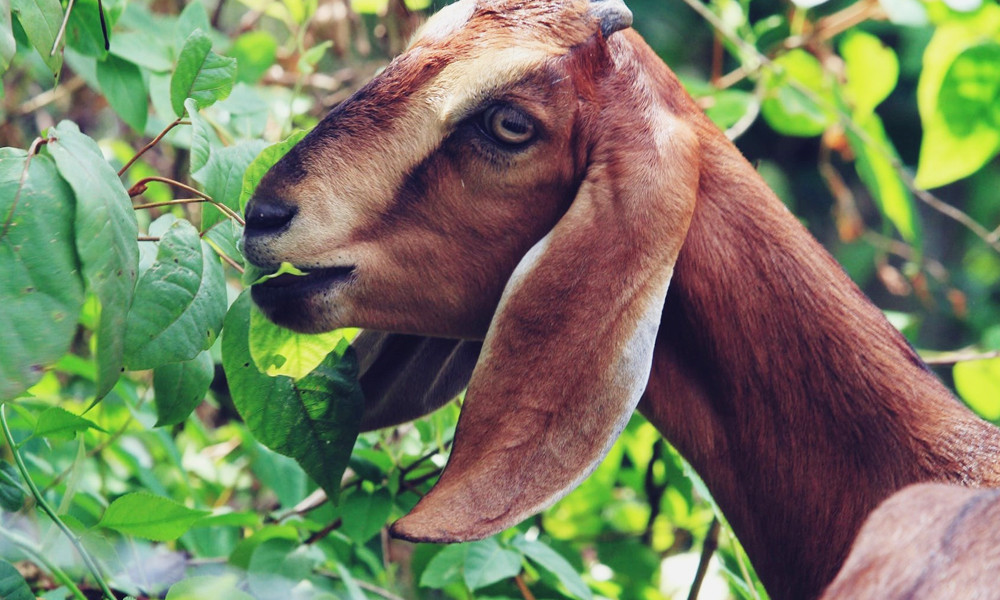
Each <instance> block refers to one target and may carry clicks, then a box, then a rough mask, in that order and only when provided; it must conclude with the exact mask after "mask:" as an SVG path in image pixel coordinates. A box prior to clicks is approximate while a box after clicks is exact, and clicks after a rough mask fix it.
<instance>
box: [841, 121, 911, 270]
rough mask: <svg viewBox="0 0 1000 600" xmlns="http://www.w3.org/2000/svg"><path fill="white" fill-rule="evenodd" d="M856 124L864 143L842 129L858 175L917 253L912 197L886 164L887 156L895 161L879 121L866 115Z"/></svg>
mask: <svg viewBox="0 0 1000 600" xmlns="http://www.w3.org/2000/svg"><path fill="white" fill-rule="evenodd" d="M856 122H857V124H858V125H859V126H860V127H861V128H862V129H863V130H864V131H865V133H867V134H868V140H862V139H861V137H860V136H858V135H857V134H856V133H854V132H853V131H852V130H850V129H847V130H846V133H847V139H848V142H849V143H850V145H851V149H852V150H854V153H855V156H856V161H855V168H856V169H857V171H858V176H859V177H861V181H863V182H864V184H865V187H867V188H868V190H869V191H870V192H871V194H872V198H874V200H875V204H876V206H878V209H879V211H880V212H881V213H882V215H883V216H884V217H885V218H886V219H888V220H889V221H890V222H891V223H892V224H893V226H894V227H895V228H896V230H897V231H899V234H900V235H901V236H903V239H905V240H906V241H907V242H909V243H910V244H912V245H913V246H914V247H915V249H916V250H917V252H918V253H919V252H920V251H921V248H922V246H923V234H922V231H921V227H920V218H919V215H918V213H917V207H916V205H915V202H914V200H913V194H911V193H910V190H909V188H907V187H906V185H905V184H904V183H903V181H902V180H901V179H900V178H899V173H898V172H897V171H896V169H895V168H894V167H893V166H892V162H891V161H890V157H892V158H895V160H897V161H898V160H899V156H898V154H897V153H896V149H895V148H894V147H893V145H892V142H890V141H889V138H888V136H886V134H885V129H884V128H883V127H882V120H881V119H880V118H879V116H878V115H877V114H875V113H869V114H868V115H867V116H866V117H862V118H857V119H856Z"/></svg>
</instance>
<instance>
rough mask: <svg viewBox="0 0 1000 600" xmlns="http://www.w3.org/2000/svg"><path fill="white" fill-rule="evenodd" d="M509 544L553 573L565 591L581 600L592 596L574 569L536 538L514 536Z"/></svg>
mask: <svg viewBox="0 0 1000 600" xmlns="http://www.w3.org/2000/svg"><path fill="white" fill-rule="evenodd" d="M511 545H512V546H513V547H514V548H516V549H517V550H520V551H521V552H522V553H523V554H524V555H525V556H527V557H528V558H529V559H531V560H532V561H533V562H535V563H536V564H538V566H540V567H542V568H543V569H546V570H548V571H549V572H551V573H552V574H553V575H555V576H556V577H557V578H558V579H559V583H561V584H562V585H563V586H565V588H566V591H568V592H569V593H570V594H571V595H572V596H574V597H576V598H582V599H583V600H590V599H591V598H593V597H594V594H593V592H591V591H590V588H588V587H587V584H585V583H584V582H583V579H582V578H581V577H580V575H579V573H577V572H576V569H574V568H573V566H572V565H571V564H569V561H567V560H566V559H565V558H563V557H562V556H560V555H559V553H557V552H556V551H555V550H553V549H552V548H549V547H548V546H546V545H545V544H543V543H542V542H539V541H538V540H528V539H526V538H525V537H524V536H523V535H518V536H517V537H515V538H514V540H513V542H512V543H511Z"/></svg>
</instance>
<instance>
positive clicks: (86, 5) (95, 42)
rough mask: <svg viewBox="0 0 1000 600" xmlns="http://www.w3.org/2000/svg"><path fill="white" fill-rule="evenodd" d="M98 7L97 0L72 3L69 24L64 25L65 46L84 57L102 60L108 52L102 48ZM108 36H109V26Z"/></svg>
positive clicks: (102, 38)
mask: <svg viewBox="0 0 1000 600" xmlns="http://www.w3.org/2000/svg"><path fill="white" fill-rule="evenodd" d="M99 6H100V5H98V3H97V0H75V1H74V3H73V10H72V12H70V14H69V22H67V23H66V44H67V45H68V46H69V47H70V48H72V49H74V50H76V51H77V52H79V53H80V54H83V55H84V56H92V57H94V58H96V59H98V60H103V59H104V58H105V57H106V56H107V55H108V50H107V48H105V47H104V30H103V29H101V14H100V12H99V11H100V10H101V9H100V7H99ZM108 36H109V38H110V36H111V27H110V26H109V27H108ZM109 41H110V39H109Z"/></svg>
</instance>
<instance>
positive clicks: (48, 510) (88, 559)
mask: <svg viewBox="0 0 1000 600" xmlns="http://www.w3.org/2000/svg"><path fill="white" fill-rule="evenodd" d="M5 408H6V407H5V406H4V405H2V404H0V427H2V428H3V436H4V439H6V440H7V444H8V445H9V446H10V451H11V454H13V455H14V462H15V463H17V470H18V471H20V472H21V477H22V478H23V479H24V482H25V483H26V484H27V485H28V489H29V490H31V495H32V496H33V497H34V498H35V502H36V503H37V504H38V507H39V508H41V509H42V512H44V513H45V514H46V515H48V517H49V518H50V519H52V522H53V523H55V525H56V527H58V528H59V529H60V530H61V531H62V532H63V534H65V535H66V537H67V538H69V541H70V543H71V544H73V547H74V548H76V551H77V552H78V553H79V554H80V557H81V558H82V559H83V562H84V564H85V565H87V569H88V570H90V573H91V575H93V576H94V579H95V580H96V581H97V585H98V586H100V588H101V592H102V593H103V594H104V596H105V597H106V598H107V599H108V600H117V599H116V598H115V595H114V594H113V593H112V592H111V590H110V589H109V588H108V584H107V583H105V581H104V577H103V576H102V575H101V570H100V567H98V565H97V562H96V561H95V560H94V557H92V556H91V555H90V553H89V552H87V549H86V548H84V547H83V544H82V543H81V542H80V539H79V538H77V537H76V535H75V534H74V533H73V531H72V530H70V528H69V527H67V526H66V524H65V523H63V521H62V519H60V518H59V515H57V514H56V513H55V511H53V510H52V507H51V506H49V503H48V502H46V501H45V497H44V496H43V495H42V493H41V492H40V491H39V490H38V487H37V486H36V485H35V482H34V481H32V479H31V475H30V474H29V473H28V467H27V466H26V465H25V464H24V459H23V458H22V457H21V453H20V452H19V451H18V449H17V446H16V445H15V443H14V435H13V434H12V433H11V432H10V426H9V425H7V413H6V411H5Z"/></svg>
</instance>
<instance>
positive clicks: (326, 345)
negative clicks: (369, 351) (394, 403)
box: [250, 307, 357, 380]
mask: <svg viewBox="0 0 1000 600" xmlns="http://www.w3.org/2000/svg"><path fill="white" fill-rule="evenodd" d="M356 332H357V330H353V329H338V330H335V331H330V332H327V333H314V334H308V333H298V332H296V331H292V330H291V329H285V328H284V327H279V326H277V325H275V324H274V323H272V322H271V321H269V320H267V317H265V316H264V315H263V313H261V312H260V310H258V309H257V307H253V308H252V309H251V312H250V356H252V357H253V361H254V364H255V365H257V368H258V369H259V370H260V371H262V372H263V373H266V374H268V375H270V376H272V377H274V376H275V375H284V376H286V377H291V378H292V379H295V380H298V379H301V378H303V377H305V376H306V375H308V374H309V373H310V372H311V371H312V370H313V369H315V368H316V366H317V365H319V364H320V363H321V362H323V360H324V359H325V358H326V356H327V355H328V354H330V352H332V351H333V350H334V349H335V348H336V347H337V346H338V345H339V344H340V343H341V341H342V340H346V341H347V342H348V343H350V340H351V339H353V337H354V334H356Z"/></svg>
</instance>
